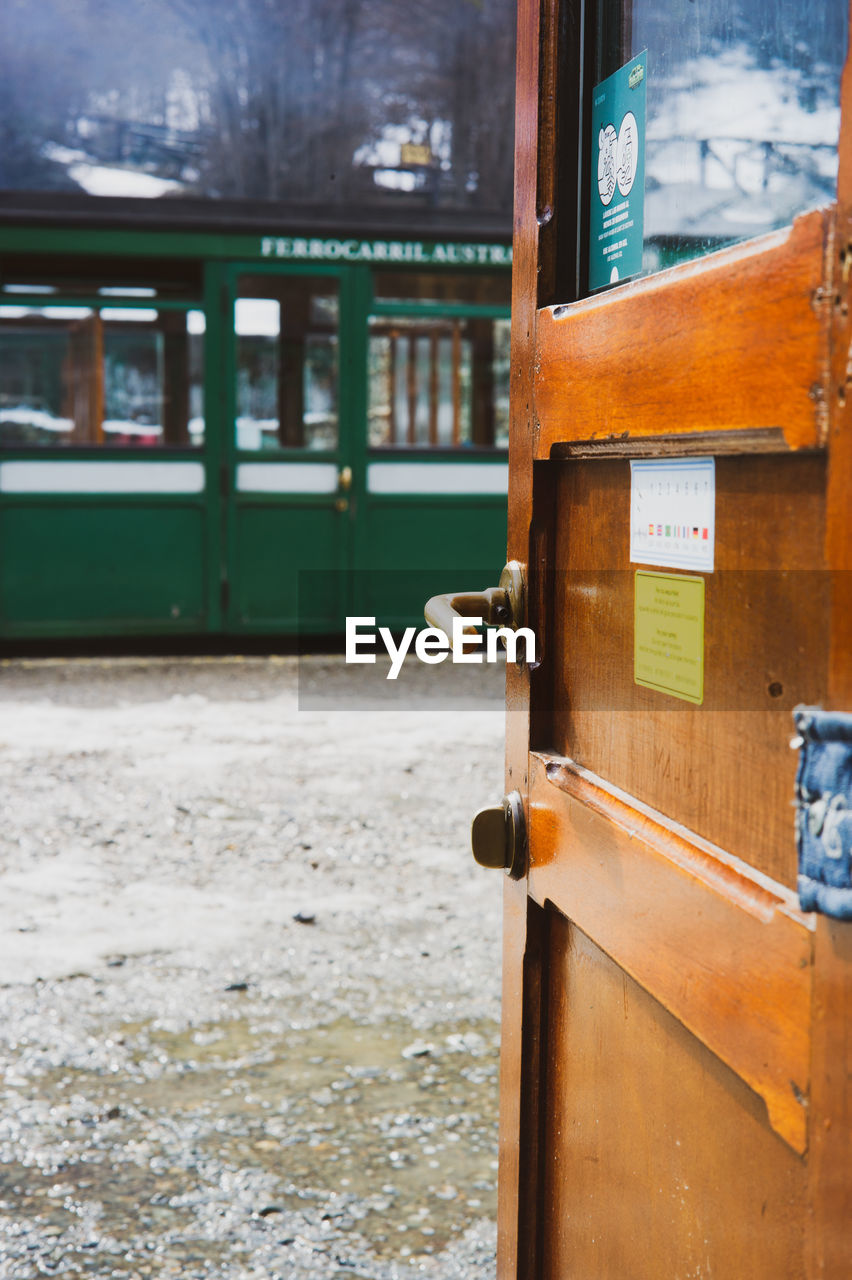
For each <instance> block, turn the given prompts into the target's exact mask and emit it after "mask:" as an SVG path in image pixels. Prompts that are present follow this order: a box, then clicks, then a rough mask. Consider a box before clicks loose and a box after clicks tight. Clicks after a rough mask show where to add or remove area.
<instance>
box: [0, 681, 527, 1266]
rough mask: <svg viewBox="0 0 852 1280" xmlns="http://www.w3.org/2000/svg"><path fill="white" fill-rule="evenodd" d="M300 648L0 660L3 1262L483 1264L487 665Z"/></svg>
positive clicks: (494, 1028) (491, 702) (494, 884)
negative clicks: (444, 693) (351, 682)
mask: <svg viewBox="0 0 852 1280" xmlns="http://www.w3.org/2000/svg"><path fill="white" fill-rule="evenodd" d="M303 662H307V664H308V665H307V667H303V669H302V676H303V678H304V676H305V673H306V672H307V673H308V675H309V681H308V683H310V684H311V686H312V687H314V688H316V687H324V688H326V689H333V690H335V695H336V694H337V692H338V691H339V695H340V696H339V698H338V697H337V696H335V698H334V699H332V706H333V707H334V708H337V707H343V708H346V707H347V706H349V705H351V704H350V703H349V702H348V700H347V680H348V675H347V672H346V669H344V668H342V667H341V663H340V661H339V660H330V659H323V658H319V657H311V658H309V659H306V660H304V659H303ZM297 665H298V664H297V660H296V659H277V660H274V659H273V660H265V659H246V660H238V659H210V660H207V659H204V660H165V659H149V660H143V661H138V660H135V659H124V660H119V659H116V660H110V661H90V662H43V663H21V662H16V663H6V664H3V665H2V667H0V809H2V813H3V823H2V827H0V964H2V969H0V973H2V982H3V985H2V986H0V1070H2V1073H3V1079H2V1086H0V1087H2V1090H3V1100H4V1104H5V1105H4V1107H3V1109H2V1113H0V1277H2V1278H3V1280H6V1277H8V1278H9V1280H30V1277H35V1276H38V1275H63V1276H64V1275H78V1274H79V1275H85V1276H103V1277H107V1276H109V1277H114V1276H115V1277H117V1276H121V1277H128V1278H130V1280H132V1278H133V1277H141V1276H180V1277H217V1278H219V1277H221V1278H222V1280H237V1278H238V1277H246V1278H249V1277H250V1278H251V1280H261V1278H262V1280H274V1277H280V1278H281V1280H290V1278H291V1277H292V1278H293V1280H299V1278H301V1277H308V1276H314V1277H317V1276H319V1277H325V1276H328V1277H333V1276H360V1277H371V1278H372V1280H385V1278H387V1280H390V1278H391V1277H396V1276H403V1275H412V1274H422V1275H426V1276H429V1277H434V1278H436V1280H437V1278H438V1277H441V1278H442V1280H449V1278H450V1277H462V1276H464V1277H465V1280H485V1277H491V1276H493V1273H494V1211H495V1185H496V1173H495V1167H496V1166H495V1161H496V1103H497V1097H496V1084H497V1032H498V1016H499V927H500V890H501V878H500V877H499V876H497V875H494V874H489V873H485V872H482V871H480V870H479V869H477V868H476V867H475V865H474V864H473V862H472V859H471V857H470V854H469V852H468V847H467V839H468V836H467V832H468V829H469V821H470V816H471V814H472V812H473V811H474V810H475V809H476V808H477V807H478V806H479V805H480V804H483V803H487V802H489V801H491V800H493V799H498V798H499V796H500V794H501V779H502V737H503V717H502V713H501V712H500V710H499V709H497V704H496V701H495V697H494V695H495V693H496V694H497V695H498V696H499V688H498V687H497V685H496V684H495V682H497V681H499V678H500V675H499V672H498V671H495V670H494V669H493V668H484V669H483V670H482V672H481V673H475V675H474V678H475V679H477V680H480V682H481V692H482V694H483V699H482V700H479V703H478V705H479V709H474V710H470V709H467V710H457V711H455V712H453V711H448V710H447V709H443V710H440V711H435V710H432V709H429V708H430V707H433V706H435V705H438V702H437V701H436V699H435V697H434V693H435V690H436V687H437V686H438V685H439V684H440V681H441V680H442V678H443V677H442V675H441V672H442V669H441V668H432V669H430V670H429V671H428V672H426V673H425V674H424V681H425V683H423V685H422V687H421V690H420V694H419V695H415V696H414V697H413V699H412V698H409V699H408V702H409V706H408V709H407V710H380V711H364V710H361V711H357V710H351V709H343V710H340V709H330V710H326V711H300V710H299V709H298V705H297V696H296V695H297V680H298V671H297ZM484 695H488V697H485V696H484ZM446 701H447V699H446V698H445V699H444V702H446ZM389 705H391V706H393V705H394V704H393V703H390V704H389Z"/></svg>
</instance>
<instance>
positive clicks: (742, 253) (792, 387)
mask: <svg viewBox="0 0 852 1280" xmlns="http://www.w3.org/2000/svg"><path fill="white" fill-rule="evenodd" d="M830 225H831V223H830V217H829V214H828V213H826V212H824V211H819V210H818V211H816V212H814V213H809V214H805V215H804V216H803V217H801V218H799V219H798V220H797V221H796V222H795V223H794V225H793V227H792V228H791V229H790V230H789V231H787V232H780V233H776V234H773V235H772V236H768V237H765V238H764V239H762V240H754V241H750V242H749V243H748V244H745V245H740V246H737V247H736V248H733V249H728V250H723V251H721V252H719V253H715V254H713V255H712V256H711V257H709V258H707V259H704V260H701V261H699V262H688V263H684V264H683V265H680V266H677V267H672V268H671V269H670V270H668V271H662V272H660V273H659V274H658V275H654V276H650V277H649V278H647V279H643V280H638V281H636V282H635V283H634V284H625V285H623V286H622V287H620V288H618V289H616V290H613V291H612V292H610V293H606V294H604V295H603V296H599V297H594V298H586V299H584V300H583V301H581V302H576V303H574V304H573V305H572V306H570V307H559V306H557V307H554V308H550V309H548V310H543V311H541V312H540V314H539V317H538V326H537V342H536V368H537V377H536V390H535V412H536V418H537V430H538V441H537V444H536V454H535V456H536V457H537V458H547V457H549V455H550V450H551V447H552V446H553V445H554V444H556V443H557V442H559V441H562V440H591V439H596V438H606V437H608V436H613V437H619V436H625V437H635V436H657V435H661V434H662V435H667V434H669V433H671V432H673V431H676V432H678V433H679V434H682V433H687V432H690V431H699V432H707V431H738V430H746V429H771V428H777V429H779V430H780V431H781V432H782V433H783V437H784V439H785V441H786V443H787V445H788V446H789V447H790V448H791V449H801V448H806V447H808V446H816V445H819V444H821V443H823V441H824V439H825V433H826V425H827V421H826V400H827V398H828V358H829V351H828V322H829V317H830V305H829V296H828V293H827V291H826V290H825V287H824V286H825V256H826V251H827V244H828V237H829V228H830ZM569 406H570V409H569Z"/></svg>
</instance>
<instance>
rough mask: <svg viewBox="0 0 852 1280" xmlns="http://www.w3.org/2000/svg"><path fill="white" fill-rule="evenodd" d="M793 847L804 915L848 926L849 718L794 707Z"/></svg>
mask: <svg viewBox="0 0 852 1280" xmlns="http://www.w3.org/2000/svg"><path fill="white" fill-rule="evenodd" d="M793 719H794V720H795V722H796V728H797V730H798V732H799V748H800V756H799V770H798V773H797V775H796V844H797V846H798V850H799V901H800V903H801V906H802V910H803V911H821V912H822V913H823V915H827V916H834V917H835V918H836V919H838V920H852V715H849V714H847V713H845V712H842V711H823V710H822V709H821V708H820V707H796V708H795V710H794V711H793Z"/></svg>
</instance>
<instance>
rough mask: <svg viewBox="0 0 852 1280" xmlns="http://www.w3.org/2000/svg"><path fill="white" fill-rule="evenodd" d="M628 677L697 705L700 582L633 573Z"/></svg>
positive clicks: (700, 674) (701, 628)
mask: <svg viewBox="0 0 852 1280" xmlns="http://www.w3.org/2000/svg"><path fill="white" fill-rule="evenodd" d="M633 678H634V680H635V682H636V684H642V685H644V686H645V687H646V688H647V689H657V690H658V691H659V692H660V693H668V694H670V695H671V696H672V697H673V698H685V699H686V701H687V702H696V703H700V702H702V701H703V699H704V579H703V578H692V577H687V576H686V575H685V574H682V573H648V572H647V571H646V570H644V569H639V570H638V571H637V573H636V595H635V599H634V617H633Z"/></svg>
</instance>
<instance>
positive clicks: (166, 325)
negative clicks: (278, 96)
mask: <svg viewBox="0 0 852 1280" xmlns="http://www.w3.org/2000/svg"><path fill="white" fill-rule="evenodd" d="M305 221H306V220H303V222H302V223H301V224H300V223H299V222H298V221H295V222H293V223H292V224H284V223H283V222H282V220H281V219H280V218H276V221H275V225H276V227H277V228H280V227H281V226H282V225H286V230H284V231H281V230H280V229H276V230H275V231H274V232H264V230H263V229H262V228H261V227H258V228H257V230H249V231H243V232H240V233H231V232H228V231H221V230H218V229H208V230H206V231H197V230H193V229H187V230H180V229H178V230H175V229H174V228H172V229H169V230H156V229H141V230H140V229H138V228H135V227H122V226H120V225H114V224H105V225H101V226H98V225H83V226H81V225H79V224H77V225H69V226H62V225H57V224H56V222H55V220H51V222H50V223H49V224H48V225H44V226H38V225H33V224H32V223H30V224H29V225H27V226H24V225H21V224H17V225H15V224H12V223H9V222H6V223H5V225H2V226H0V639H2V640H3V641H6V642H9V641H12V642H17V643H20V642H22V641H28V640H35V639H48V638H66V637H80V638H83V637H107V636H118V635H122V636H138V637H141V636H170V635H184V636H192V635H194V636H227V637H241V636H242V637H245V636H267V637H271V636H287V635H294V634H296V633H302V634H306V633H308V634H316V635H319V634H333V633H338V632H340V631H341V630H342V628H343V620H344V618H345V616H346V615H349V614H359V615H366V616H375V617H377V618H378V619H379V621H380V622H382V623H384V624H385V625H389V626H392V627H394V628H399V627H402V626H404V625H406V624H408V623H410V622H413V621H416V620H417V619H418V618H419V617H420V616H421V614H420V609H421V607H422V602H423V600H424V599H425V598H426V596H428V595H429V594H430V593H431V592H432V591H435V590H439V589H441V590H443V589H446V584H447V583H448V582H458V583H461V584H463V585H467V584H470V583H471V582H473V584H474V585H476V577H477V576H479V575H482V574H484V575H485V577H483V581H491V580H492V576H493V575H494V573H495V572H497V573H498V574H499V569H500V566H501V564H502V562H503V558H504V552H505V543H506V486H507V462H506V444H507V436H508V392H509V350H508V329H509V325H508V315H509V297H510V275H511V270H510V262H511V252H510V249H509V245H508V240H507V237H506V236H501V235H499V234H495V233H494V232H493V230H492V231H491V232H490V233H483V232H482V230H481V229H479V233H478V234H477V232H476V229H465V230H464V231H463V232H460V231H459V230H458V225H459V224H458V220H457V222H456V223H455V224H454V226H453V230H452V232H451V234H450V235H449V236H446V237H445V236H441V235H439V234H436V233H435V231H434V229H433V228H431V227H427V228H426V230H425V231H424V232H423V234H412V233H410V232H409V233H408V234H405V235H400V234H396V233H394V232H393V230H387V229H385V230H380V231H378V232H377V231H376V228H375V227H373V228H372V229H371V228H369V227H365V226H354V227H353V226H340V225H337V226H330V225H328V224H327V223H326V224H325V225H323V224H322V223H317V222H316V221H315V220H313V221H311V222H310V224H309V225H308V226H306V225H305ZM317 226H319V228H320V229H319V230H317V229H316V228H317ZM311 228H313V229H311ZM397 231H398V228H397ZM472 575H475V576H472Z"/></svg>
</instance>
